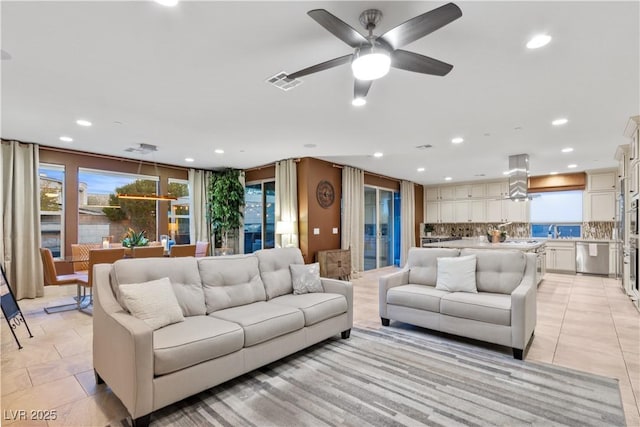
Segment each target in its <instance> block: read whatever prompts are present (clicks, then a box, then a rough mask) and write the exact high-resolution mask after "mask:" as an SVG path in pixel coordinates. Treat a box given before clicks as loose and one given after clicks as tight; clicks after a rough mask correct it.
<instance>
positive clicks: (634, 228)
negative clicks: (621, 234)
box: [629, 199, 638, 235]
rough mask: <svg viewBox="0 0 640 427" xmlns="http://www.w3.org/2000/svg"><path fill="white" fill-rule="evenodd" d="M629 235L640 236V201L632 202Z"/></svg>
mask: <svg viewBox="0 0 640 427" xmlns="http://www.w3.org/2000/svg"><path fill="white" fill-rule="evenodd" d="M629 233H630V234H631V235H634V234H638V200H637V199H636V200H632V201H631V209H629Z"/></svg>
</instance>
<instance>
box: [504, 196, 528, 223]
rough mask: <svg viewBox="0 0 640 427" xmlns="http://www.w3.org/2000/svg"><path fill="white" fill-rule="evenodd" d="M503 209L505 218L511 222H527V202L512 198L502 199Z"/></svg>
mask: <svg viewBox="0 0 640 427" xmlns="http://www.w3.org/2000/svg"><path fill="white" fill-rule="evenodd" d="M503 206H504V207H503V211H504V212H505V219H506V220H507V221H511V222H527V221H528V220H529V218H528V216H529V215H528V213H529V202H528V201H520V202H516V201H513V200H503Z"/></svg>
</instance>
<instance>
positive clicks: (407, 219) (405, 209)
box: [400, 181, 416, 266]
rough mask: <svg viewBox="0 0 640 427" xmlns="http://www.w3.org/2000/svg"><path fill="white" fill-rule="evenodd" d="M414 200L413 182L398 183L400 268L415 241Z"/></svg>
mask: <svg viewBox="0 0 640 427" xmlns="http://www.w3.org/2000/svg"><path fill="white" fill-rule="evenodd" d="M415 226H416V199H415V189H414V184H413V182H409V181H402V182H401V183H400V266H404V265H405V264H406V262H407V255H408V253H409V248H410V247H412V246H415V241H416V231H415Z"/></svg>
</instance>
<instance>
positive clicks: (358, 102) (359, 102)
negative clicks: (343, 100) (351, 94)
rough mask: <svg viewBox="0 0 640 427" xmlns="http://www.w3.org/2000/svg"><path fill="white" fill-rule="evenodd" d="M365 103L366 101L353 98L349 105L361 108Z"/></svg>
mask: <svg viewBox="0 0 640 427" xmlns="http://www.w3.org/2000/svg"><path fill="white" fill-rule="evenodd" d="M366 103H367V100H366V99H364V98H361V97H358V98H353V100H352V101H351V105H353V106H354V107H362V106H363V105H365V104H366Z"/></svg>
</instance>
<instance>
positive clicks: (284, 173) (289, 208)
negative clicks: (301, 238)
mask: <svg viewBox="0 0 640 427" xmlns="http://www.w3.org/2000/svg"><path fill="white" fill-rule="evenodd" d="M275 215H276V218H275V219H276V228H277V224H278V222H279V221H282V222H288V223H293V233H292V234H291V235H290V236H288V238H289V241H286V239H283V238H282V237H283V235H281V234H276V236H275V237H276V245H280V246H281V247H282V246H294V247H296V248H297V247H299V243H298V178H297V165H296V162H295V160H293V159H287V160H282V161H279V162H276V206H275Z"/></svg>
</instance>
